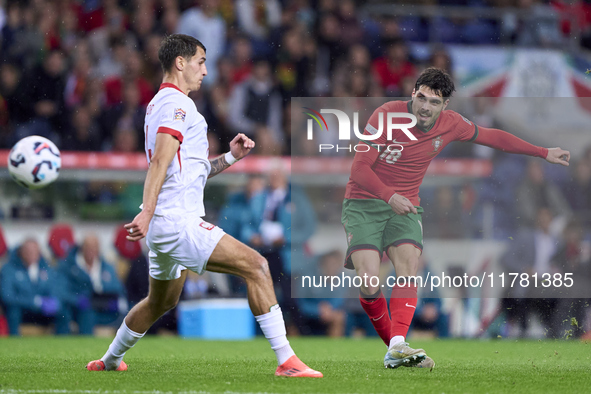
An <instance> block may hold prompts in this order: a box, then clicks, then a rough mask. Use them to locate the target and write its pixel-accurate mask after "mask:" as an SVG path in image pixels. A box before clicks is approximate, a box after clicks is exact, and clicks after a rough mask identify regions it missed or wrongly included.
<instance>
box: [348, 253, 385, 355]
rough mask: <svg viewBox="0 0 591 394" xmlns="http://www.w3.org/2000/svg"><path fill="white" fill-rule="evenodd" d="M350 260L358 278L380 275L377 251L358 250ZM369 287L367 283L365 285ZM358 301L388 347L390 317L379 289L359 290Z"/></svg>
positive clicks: (365, 288)
mask: <svg viewBox="0 0 591 394" xmlns="http://www.w3.org/2000/svg"><path fill="white" fill-rule="evenodd" d="M351 260H352V261H353V265H354V266H355V271H356V272H357V275H358V276H360V277H362V278H363V277H364V276H365V275H366V277H368V278H369V277H372V276H376V277H377V276H378V275H379V273H380V260H381V256H380V254H379V253H378V251H377V250H358V251H356V252H353V253H352V254H351ZM367 284H368V285H369V283H367ZM364 285H365V283H364ZM359 301H360V302H361V306H362V307H363V310H364V311H365V313H366V314H367V316H368V317H369V320H370V321H371V324H373V326H374V328H375V329H376V332H377V333H378V335H379V336H380V338H382V341H384V343H385V344H386V346H388V345H389V344H390V338H391V336H390V326H391V322H390V315H389V313H388V302H387V301H386V298H385V297H384V294H382V290H381V289H380V288H379V287H364V286H363V285H362V287H360V288H359Z"/></svg>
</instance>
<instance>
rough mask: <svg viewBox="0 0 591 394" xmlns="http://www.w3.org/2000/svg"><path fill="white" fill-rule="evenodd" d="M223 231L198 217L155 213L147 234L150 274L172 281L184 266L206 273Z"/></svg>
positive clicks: (159, 278)
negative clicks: (208, 261) (207, 265)
mask: <svg viewBox="0 0 591 394" xmlns="http://www.w3.org/2000/svg"><path fill="white" fill-rule="evenodd" d="M224 234H225V233H224V230H222V229H221V228H219V227H218V226H214V225H213V224H211V223H208V222H206V221H204V220H203V219H202V218H200V217H199V216H184V215H181V214H167V215H158V216H157V215H154V217H153V218H152V221H151V222H150V229H149V230H148V234H147V236H146V244H147V245H148V248H149V249H150V252H149V253H148V260H149V262H150V276H151V277H152V278H154V279H158V280H172V279H177V278H179V277H180V276H181V271H182V270H184V269H190V270H191V271H194V272H196V273H198V274H201V273H203V271H204V270H205V266H206V264H207V260H209V257H210V256H211V254H212V253H213V250H214V249H215V247H216V245H217V244H218V242H219V241H220V239H222V237H223V236H224Z"/></svg>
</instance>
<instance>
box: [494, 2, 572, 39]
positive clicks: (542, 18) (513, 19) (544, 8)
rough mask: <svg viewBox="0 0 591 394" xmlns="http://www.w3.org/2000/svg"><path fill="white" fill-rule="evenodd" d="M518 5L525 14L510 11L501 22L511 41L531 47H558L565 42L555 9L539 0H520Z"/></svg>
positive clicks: (504, 32)
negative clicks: (520, 15)
mask: <svg viewBox="0 0 591 394" xmlns="http://www.w3.org/2000/svg"><path fill="white" fill-rule="evenodd" d="M517 6H518V8H519V9H520V10H522V11H523V12H524V14H523V15H524V16H523V17H518V16H517V15H515V13H513V12H508V13H507V14H506V16H505V18H504V19H503V22H502V24H501V26H502V30H503V34H505V35H507V36H509V38H510V39H511V42H513V43H515V44H517V45H522V46H529V47H532V46H542V47H558V46H560V45H561V44H562V43H563V38H562V34H561V32H560V29H559V19H558V13H557V12H555V10H553V9H552V8H551V7H550V6H548V5H547V4H542V3H541V2H540V1H538V0H519V1H518V2H517Z"/></svg>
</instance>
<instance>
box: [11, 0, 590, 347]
mask: <svg viewBox="0 0 591 394" xmlns="http://www.w3.org/2000/svg"><path fill="white" fill-rule="evenodd" d="M376 3H377V2H376ZM415 3H416V2H414V3H413V4H415ZM400 4H404V2H402V1H399V2H396V5H400ZM421 4H423V5H434V4H439V5H445V6H461V7H467V8H468V9H470V10H474V14H473V17H471V18H465V17H461V18H460V17H456V16H453V15H452V14H448V13H442V14H441V15H436V16H430V17H426V16H417V15H402V14H401V15H397V16H396V17H394V16H392V13H391V12H389V11H388V9H387V7H386V8H381V9H372V11H371V12H366V7H365V6H366V5H372V2H360V1H357V2H356V1H353V0H342V1H337V0H316V1H314V0H219V1H216V0H200V1H193V0H103V1H98V0H53V1H52V0H29V1H17V0H4V1H2V0H0V36H1V41H0V149H7V148H10V147H11V146H12V145H13V144H14V143H15V142H16V141H18V140H19V139H20V138H23V137H25V136H27V135H32V134H37V135H42V136H46V137H48V138H50V139H52V140H53V141H54V142H55V143H56V144H57V145H58V147H59V148H60V149H63V150H76V151H93V150H101V151H114V152H136V151H137V152H143V150H144V131H143V120H144V115H145V108H146V105H147V103H148V102H149V100H150V99H151V98H152V96H153V95H154V93H155V92H156V91H157V90H158V89H159V85H160V83H161V79H162V70H161V68H160V65H159V62H158V56H157V52H158V47H159V44H160V42H161V40H162V38H163V37H164V36H165V35H167V34H172V33H177V32H178V33H184V34H189V35H192V36H195V37H197V38H198V39H200V40H201V41H202V42H203V43H204V45H205V46H206V48H207V63H206V64H207V66H208V75H207V77H206V78H205V81H204V86H203V87H202V89H201V90H200V91H199V92H193V93H191V98H192V99H193V100H194V101H195V103H196V105H197V108H198V110H199V111H200V112H201V113H203V114H204V116H205V118H206V120H207V122H208V125H209V136H208V138H209V140H210V141H209V142H210V153H211V154H216V153H219V152H221V151H222V152H223V151H224V150H225V148H224V147H225V146H227V143H228V142H229V140H230V139H231V138H232V137H233V136H234V135H235V134H236V133H238V132H242V133H245V134H247V135H248V136H250V137H252V138H254V139H255V140H256V143H257V149H256V150H255V151H254V152H253V154H258V155H289V154H290V152H291V149H292V148H293V147H292V145H293V144H292V137H291V129H290V123H291V120H292V114H291V113H290V111H291V109H290V98H291V97H316V96H320V97H408V96H410V94H411V92H412V89H413V87H414V81H415V79H416V76H417V75H418V74H419V73H420V71H421V70H422V69H423V68H425V67H427V66H436V67H439V68H442V69H445V70H447V71H448V72H450V73H452V75H453V67H452V64H451V58H450V56H449V54H448V53H447V51H446V50H445V45H444V44H456V43H457V44H476V45H482V44H512V45H522V46H529V47H532V46H533V47H546V48H548V47H550V48H551V47H559V48H563V47H565V45H566V44H567V43H568V42H571V41H569V40H572V38H573V37H574V36H576V37H577V40H578V41H579V42H580V44H581V45H582V46H583V47H585V48H591V5H590V4H589V3H588V1H580V0H578V1H563V0H555V1H536V0H515V1H512V0H494V1H492V0H491V1H486V0H445V1H443V0H440V1H438V2H437V1H429V0H427V1H422V2H421ZM508 7H509V8H508ZM511 7H513V8H511ZM515 8H517V9H518V11H519V12H518V13H515V12H513V10H514V9H515ZM447 10H448V11H449V10H452V11H453V8H448V9H447ZM478 10H483V15H487V16H485V17H476V16H478V12H479V11H478ZM490 10H496V11H500V12H501V14H500V16H499V15H497V16H495V15H492V14H490V13H487V12H484V11H490ZM503 11H506V12H505V13H503ZM432 32H436V34H435V35H433V34H432ZM417 42H418V43H421V42H427V43H429V44H431V45H430V49H429V55H428V56H424V57H422V58H421V59H420V60H419V59H415V58H413V56H412V55H411V53H412V51H410V50H409V48H410V46H412V45H413V43H417ZM486 100H487V99H486V98H479V99H477V100H475V101H474V108H472V109H470V110H466V111H463V112H462V113H464V114H465V115H466V116H467V117H468V118H469V119H472V120H474V121H475V122H476V123H477V124H480V125H482V126H485V127H495V126H496V125H495V124H494V119H493V118H492V117H491V115H490V114H489V113H487V111H486V108H487V107H488V106H487V105H486ZM293 116H296V114H293ZM446 156H447V157H471V158H485V159H490V160H492V162H493V174H492V176H491V177H490V178H488V179H483V180H479V181H468V182H463V183H462V184H460V185H457V184H453V185H451V184H450V185H446V186H436V187H425V188H422V189H421V193H422V195H421V197H422V199H423V200H422V205H423V206H424V208H425V215H424V228H425V237H426V238H439V239H462V238H486V239H497V240H503V241H507V240H510V241H511V242H510V246H509V248H508V250H507V252H506V253H505V255H504V256H503V259H502V260H503V261H502V264H503V265H504V266H505V267H507V268H508V269H511V270H512V272H515V269H517V268H518V269H520V270H522V272H528V273H533V272H540V273H542V272H566V271H568V272H576V273H577V275H579V277H581V278H590V277H591V275H590V273H589V267H590V266H591V247H590V241H591V237H590V233H589V232H590V231H591V148H589V149H587V150H586V153H585V154H584V155H583V156H582V157H580V158H576V159H577V160H576V161H575V160H573V162H572V163H571V169H573V170H572V171H571V172H565V171H566V170H564V169H560V168H559V169H557V168H554V167H550V166H547V165H545V164H544V163H543V161H541V160H539V159H536V160H527V159H526V158H523V157H517V156H512V155H505V154H501V153H498V152H494V151H492V150H488V149H487V148H484V147H480V146H477V145H473V144H457V145H455V146H453V145H452V146H450V147H449V148H447V149H446V150H445V151H444V152H443V153H442V154H441V155H440V157H442V158H445V157H446ZM96 189H97V190H94V191H93V187H92V184H90V185H89V188H88V190H89V192H88V193H87V194H88V196H87V197H86V199H93V201H95V200H96V201H99V200H107V201H111V200H113V197H112V196H108V195H106V194H109V190H108V188H105V185H104V184H103V183H101V184H99V185H98V186H97V188H96ZM129 194H134V195H135V196H136V197H137V195H141V189H138V190H135V191H133V190H131V191H130V192H129ZM343 195H344V192H343V191H342V190H337V191H336V192H334V193H331V194H330V196H328V198H326V199H324V200H323V201H321V202H319V201H317V200H315V199H314V198H309V197H308V196H307V195H306V191H305V190H304V189H303V188H300V187H298V186H297V185H294V184H291V183H290V180H289V179H288V177H287V174H286V173H285V170H284V169H282V168H281V166H280V165H279V164H278V165H277V167H276V168H273V169H271V170H270V173H269V175H268V176H259V175H253V176H252V177H251V178H249V180H248V183H247V186H246V187H245V188H244V189H241V190H236V191H235V193H231V194H229V195H228V196H227V198H226V202H225V204H224V206H223V207H221V210H220V211H219V212H218V213H217V217H218V223H217V224H219V225H220V226H221V227H222V228H224V230H225V231H226V232H227V233H228V234H231V235H233V236H234V237H236V238H238V239H240V240H241V241H243V242H245V243H246V244H248V245H250V246H252V247H253V248H255V249H257V250H258V251H260V252H261V253H262V254H263V255H264V256H265V257H266V258H267V259H268V261H269V263H270V267H271V272H272V276H273V280H274V282H275V285H276V288H277V293H278V296H279V299H280V302H281V303H282V305H283V308H284V311H285V312H286V315H287V322H288V325H289V329H290V330H291V331H292V332H300V333H302V334H317V333H325V334H329V335H333V336H340V335H344V334H351V333H354V332H357V331H364V332H366V333H373V329H372V328H371V327H370V326H368V323H369V321H367V318H365V316H364V315H363V312H362V311H361V310H360V308H359V306H358V303H349V302H348V301H350V299H349V300H346V299H344V300H343V299H335V298H332V299H324V298H322V297H317V298H302V299H294V298H292V297H291V295H290V294H291V279H292V278H291V275H294V276H296V275H298V274H299V273H298V272H297V269H296V270H293V269H292V265H293V266H294V267H295V266H296V264H292V259H299V260H302V261H304V260H305V261H307V262H311V263H312V264H313V266H314V267H315V269H316V270H318V271H319V272H323V273H325V274H326V275H331V274H334V273H338V272H340V270H342V266H341V263H342V260H343V258H342V251H327V252H326V253H324V254H323V255H321V256H314V255H312V254H311V252H310V250H309V248H308V247H307V241H308V239H309V238H310V237H311V236H312V234H314V231H315V227H316V222H317V219H316V217H317V215H320V214H322V215H327V211H330V209H322V210H320V209H319V207H320V206H322V207H325V206H329V205H330V203H331V201H332V202H333V203H334V204H333V205H334V206H338V207H339V209H340V202H341V201H342V197H343ZM324 196H326V195H324ZM130 200H133V201H134V203H132V204H129V205H130V207H131V208H129V209H127V211H126V213H125V215H126V216H129V215H130V212H135V210H137V204H135V200H134V199H133V198H130ZM336 211H338V209H337V210H336ZM337 215H338V212H337ZM322 219H324V217H323V218H322ZM292 222H293V224H292ZM292 226H293V227H292ZM487 229H489V230H490V231H489V230H487ZM74 233H75V229H71V228H68V227H67V226H65V227H59V226H58V227H57V228H54V229H53V230H52V232H51V234H49V235H48V239H49V249H50V250H51V256H43V255H42V253H41V251H40V250H41V249H42V248H40V247H39V243H38V242H39V241H38V240H35V239H27V240H25V241H24V242H23V243H22V244H21V245H9V247H10V248H9V247H7V246H6V245H5V244H4V246H3V243H2V239H1V237H0V262H2V261H4V265H3V266H2V271H1V273H0V304H1V305H2V309H3V313H4V317H5V319H6V322H7V326H6V327H5V329H6V331H10V332H11V333H13V334H16V333H18V329H19V326H20V325H21V323H23V322H35V323H36V324H46V325H49V326H50V327H52V328H53V329H54V331H55V332H56V333H60V334H62V333H68V332H78V333H81V334H89V333H91V332H93V329H94V327H95V326H96V325H107V326H111V327H116V326H117V324H119V322H120V319H121V317H122V316H124V315H125V313H126V311H127V310H128V308H129V307H131V306H133V305H134V303H136V302H138V301H139V300H140V299H141V298H142V297H144V296H145V294H146V293H147V283H148V272H147V262H146V256H145V254H144V252H143V251H142V250H141V248H138V244H132V243H129V242H126V241H125V234H124V233H117V234H115V235H116V237H115V249H116V250H117V253H118V261H115V262H107V261H106V260H105V259H104V257H103V256H102V255H101V253H100V250H101V249H100V245H98V239H97V238H96V237H94V236H88V237H87V238H85V239H83V240H79V243H76V242H74V235H73V234H74ZM548 245H550V246H548ZM525 250H527V251H529V253H524V251H525ZM244 294H245V287H244V284H243V283H242V282H241V281H240V280H238V279H236V278H226V277H223V278H222V277H220V276H218V275H211V274H206V275H205V276H197V275H190V276H189V278H188V280H187V283H186V286H185V289H184V294H183V297H185V298H186V299H193V298H199V297H204V296H212V295H213V296H215V295H217V296H236V295H238V296H240V295H244ZM302 296H305V297H314V294H312V293H311V294H304V295H302ZM513 296H515V297H518V298H517V299H518V300H519V299H520V298H519V297H520V296H523V294H515V295H513ZM521 300H526V299H525V298H521ZM353 301H355V300H353ZM422 302H423V306H424V307H423V306H419V310H418V311H417V318H416V319H415V321H416V322H417V323H415V324H417V325H420V327H419V328H421V327H422V328H427V329H429V330H434V331H436V332H437V334H438V335H443V336H444V335H446V333H447V330H446V323H445V322H446V316H445V314H444V313H443V309H442V306H441V301H440V300H439V301H438V298H437V295H427V296H425V297H424V300H423V301H422ZM515 302H516V303H515V305H507V308H508V309H507V308H505V309H506V310H511V311H513V312H512V313H509V316H508V321H509V325H508V328H507V330H508V332H510V333H511V335H525V333H526V332H527V329H528V313H529V312H530V311H531V312H533V311H536V310H537V311H538V312H537V313H538V314H539V315H540V316H541V317H542V320H543V323H544V324H545V325H546V326H547V327H549V328H550V329H552V330H554V331H552V332H554V333H558V332H559V331H560V329H561V328H560V327H561V325H562V324H563V321H564V319H563V316H562V315H559V314H557V313H554V312H555V311H558V310H560V311H565V310H568V311H569V313H571V310H572V313H571V315H572V316H577V318H578V321H580V322H583V321H584V319H585V308H584V305H583V304H582V302H585V300H583V301H576V302H575V301H574V300H571V301H556V300H554V301H552V300H549V301H543V302H538V303H530V302H529V301H515ZM565 303H566V304H565ZM569 316H570V315H569ZM423 317H424V319H423ZM174 320H175V314H174V312H172V313H170V314H169V315H168V318H166V319H164V321H163V322H162V323H161V326H160V327H157V328H156V329H158V328H165V329H166V328H168V329H171V330H174V327H175V324H176V323H175V321H174ZM2 321H3V320H2V319H1V318H0V332H2ZM73 322H74V323H75V324H74V323H73ZM575 334H576V335H581V334H582V333H581V332H577V333H575ZM552 335H555V336H558V334H552Z"/></svg>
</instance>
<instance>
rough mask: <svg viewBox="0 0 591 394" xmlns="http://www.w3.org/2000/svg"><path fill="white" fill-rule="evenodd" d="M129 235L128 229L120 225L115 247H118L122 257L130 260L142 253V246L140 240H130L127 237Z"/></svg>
mask: <svg viewBox="0 0 591 394" xmlns="http://www.w3.org/2000/svg"><path fill="white" fill-rule="evenodd" d="M128 235H129V233H128V232H127V230H126V229H125V228H124V227H123V226H120V227H119V230H117V234H116V235H115V249H117V252H119V254H120V255H121V256H122V257H124V258H126V259H128V260H134V259H136V258H138V257H139V255H140V254H141V253H142V246H141V245H140V243H139V242H133V241H128V240H127V238H125V237H127V236H128Z"/></svg>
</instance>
